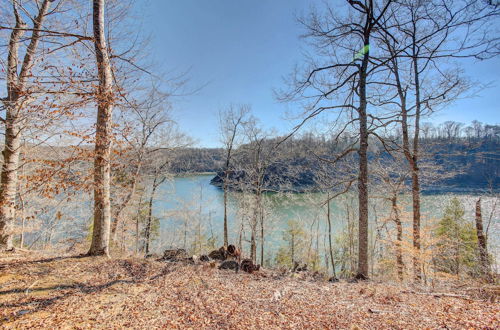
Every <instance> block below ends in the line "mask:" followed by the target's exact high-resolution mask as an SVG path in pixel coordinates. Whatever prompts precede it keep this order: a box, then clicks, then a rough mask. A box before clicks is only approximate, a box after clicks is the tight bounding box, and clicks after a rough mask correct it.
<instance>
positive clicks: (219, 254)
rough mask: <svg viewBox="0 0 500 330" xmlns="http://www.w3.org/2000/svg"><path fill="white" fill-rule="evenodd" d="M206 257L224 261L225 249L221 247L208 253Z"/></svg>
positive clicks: (225, 256) (225, 257)
mask: <svg viewBox="0 0 500 330" xmlns="http://www.w3.org/2000/svg"><path fill="white" fill-rule="evenodd" d="M208 256H209V257H210V259H214V260H221V261H224V260H226V259H227V251H226V249H225V248H224V247H223V246H222V247H221V248H220V249H218V250H213V251H212V252H210V253H209V254H208Z"/></svg>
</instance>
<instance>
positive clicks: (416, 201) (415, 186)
mask: <svg viewBox="0 0 500 330" xmlns="http://www.w3.org/2000/svg"><path fill="white" fill-rule="evenodd" d="M415 46H416V41H415V39H414V43H413V48H414V50H413V52H414V58H413V69H414V72H415V73H414V76H415V77H414V80H415V128H414V130H415V132H414V136H413V155H412V162H411V171H412V173H411V179H412V187H411V192H412V198H413V248H414V250H415V251H414V253H415V254H414V256H413V272H414V277H415V281H420V280H421V279H422V274H421V272H422V270H421V267H422V266H421V265H420V183H419V169H418V158H419V155H418V153H419V134H420V114H421V101H420V77H419V71H418V70H419V68H418V59H417V56H416V49H415Z"/></svg>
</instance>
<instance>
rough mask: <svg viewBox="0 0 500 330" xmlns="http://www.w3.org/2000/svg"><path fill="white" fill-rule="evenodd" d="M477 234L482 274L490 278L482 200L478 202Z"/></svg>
mask: <svg viewBox="0 0 500 330" xmlns="http://www.w3.org/2000/svg"><path fill="white" fill-rule="evenodd" d="M476 232H477V244H478V248H479V258H480V262H481V274H482V275H483V276H484V277H486V278H489V276H490V264H489V260H488V243H487V240H486V236H485V235H484V231H483V217H482V215H481V198H479V199H478V200H477V202H476Z"/></svg>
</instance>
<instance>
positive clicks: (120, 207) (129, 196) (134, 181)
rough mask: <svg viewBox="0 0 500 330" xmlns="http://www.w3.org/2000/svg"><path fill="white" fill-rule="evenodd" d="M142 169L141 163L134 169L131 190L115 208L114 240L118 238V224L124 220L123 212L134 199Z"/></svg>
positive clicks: (112, 224)
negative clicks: (122, 217)
mask: <svg viewBox="0 0 500 330" xmlns="http://www.w3.org/2000/svg"><path fill="white" fill-rule="evenodd" d="M140 171H141V165H140V164H139V165H138V166H137V168H136V170H135V171H134V174H133V177H132V185H131V187H130V190H129V192H128V194H127V196H126V197H125V199H124V200H123V202H122V203H121V204H120V205H118V206H117V207H116V208H115V209H114V212H113V213H114V214H113V218H114V221H113V222H112V223H111V237H113V241H114V242H116V240H117V229H118V225H119V224H120V222H121V220H122V219H121V214H122V212H123V210H125V208H126V207H127V205H128V203H129V202H130V201H131V200H132V197H133V196H134V194H135V190H136V187H137V180H138V178H139V173H140Z"/></svg>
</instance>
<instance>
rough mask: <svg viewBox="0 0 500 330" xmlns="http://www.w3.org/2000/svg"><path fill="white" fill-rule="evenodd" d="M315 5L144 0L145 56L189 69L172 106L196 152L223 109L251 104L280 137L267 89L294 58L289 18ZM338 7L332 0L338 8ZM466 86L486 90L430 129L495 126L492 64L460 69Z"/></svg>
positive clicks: (295, 39) (298, 0)
mask: <svg viewBox="0 0 500 330" xmlns="http://www.w3.org/2000/svg"><path fill="white" fill-rule="evenodd" d="M313 3H316V4H319V5H321V3H322V0H307V1H306V0H258V1H251V0H149V1H144V2H142V4H143V5H144V4H145V5H144V7H141V8H140V12H141V13H142V14H144V21H145V23H146V24H144V30H145V32H146V33H149V34H150V35H151V45H150V46H151V50H152V54H151V57H152V58H154V61H155V62H156V65H157V66H158V67H159V69H160V72H177V73H179V72H184V71H187V70H189V74H188V76H189V86H190V88H191V89H195V88H197V87H201V86H203V88H201V89H200V90H199V91H198V92H196V93H195V94H193V95H187V96H184V97H178V98H176V99H175V100H174V107H175V109H176V110H175V117H176V120H177V121H178V122H179V125H180V128H181V129H182V130H183V131H184V132H186V133H187V134H189V135H191V136H192V137H193V138H195V139H196V140H197V141H198V145H199V146H207V147H214V146H217V144H218V130H217V122H218V119H217V113H218V110H219V109H220V108H221V107H224V106H225V105H227V104H229V103H246V104H251V105H252V109H253V113H254V114H255V115H256V116H257V117H258V118H259V119H260V120H261V122H262V123H263V124H264V125H265V126H266V127H268V128H271V127H274V128H276V129H277V131H278V132H285V131H287V130H288V129H290V128H291V127H292V126H293V121H289V120H286V112H287V110H289V109H288V107H290V106H291V105H286V104H281V103H279V102H277V101H276V100H275V99H274V96H273V88H279V87H281V86H282V84H283V80H282V77H283V76H286V75H288V74H289V73H290V72H291V71H292V69H293V67H294V65H295V64H296V63H299V62H300V60H301V58H302V52H303V47H304V43H303V42H302V41H301V40H300V38H299V35H300V34H301V32H302V30H301V27H300V26H299V24H298V23H297V22H296V19H295V17H296V16H297V15H300V13H303V12H307V11H308V9H309V6H310V5H311V4H313ZM340 3H341V2H340V1H339V4H340ZM463 68H464V70H465V72H466V74H467V75H469V76H471V78H472V79H473V80H476V81H482V82H491V83H492V87H490V88H488V89H486V90H482V91H481V92H480V93H479V94H478V95H477V96H476V97H474V98H468V99H464V100H460V101H458V102H457V103H455V104H454V105H453V106H451V107H450V108H448V109H446V110H444V111H442V112H440V113H438V114H436V115H434V116H433V118H432V120H431V121H432V122H434V123H439V122H443V121H446V120H455V121H461V122H464V123H468V122H470V121H472V120H473V119H477V120H480V121H483V122H488V123H498V122H499V110H500V109H499V106H498V100H500V96H499V93H500V81H499V78H498V77H499V76H500V59H495V60H492V61H488V62H479V63H477V62H474V61H465V62H463Z"/></svg>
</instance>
